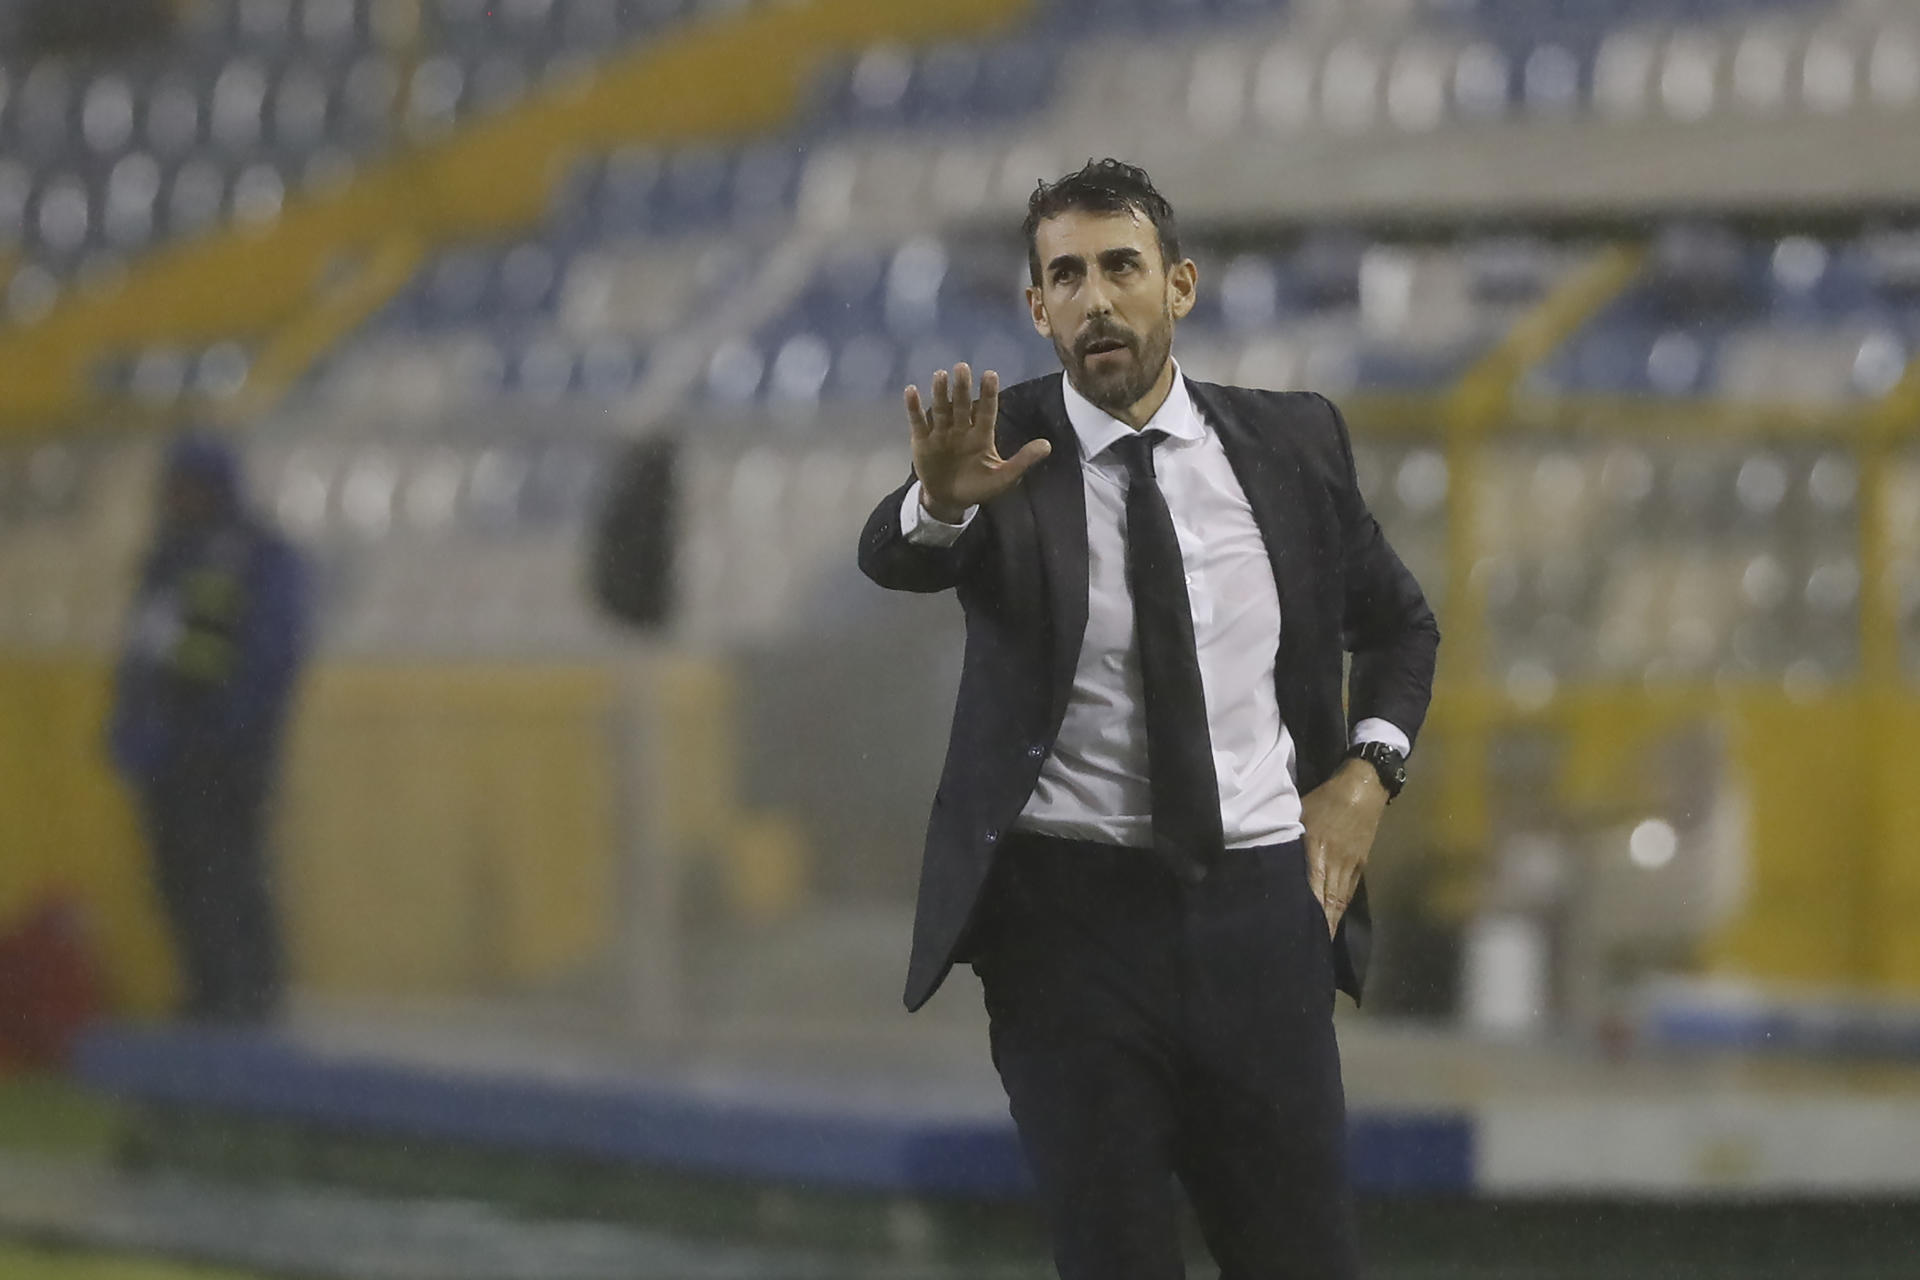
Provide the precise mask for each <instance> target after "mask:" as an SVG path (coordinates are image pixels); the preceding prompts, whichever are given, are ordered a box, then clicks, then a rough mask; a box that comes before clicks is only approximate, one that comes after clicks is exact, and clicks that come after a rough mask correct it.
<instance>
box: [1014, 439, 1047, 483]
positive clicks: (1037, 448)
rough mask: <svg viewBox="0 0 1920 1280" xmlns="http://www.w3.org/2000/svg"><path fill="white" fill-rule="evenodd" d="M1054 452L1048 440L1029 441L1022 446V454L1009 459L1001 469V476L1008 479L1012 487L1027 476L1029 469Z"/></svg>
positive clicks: (1019, 453)
mask: <svg viewBox="0 0 1920 1280" xmlns="http://www.w3.org/2000/svg"><path fill="white" fill-rule="evenodd" d="M1052 452H1053V444H1052V443H1051V442H1050V441H1046V440H1029V441H1027V442H1026V443H1025V444H1023V445H1021V446H1020V452H1018V453H1016V454H1014V455H1013V456H1012V457H1011V458H1008V459H1007V461H1006V463H1005V464H1004V466H1003V467H1002V468H1001V474H1002V475H1004V476H1006V477H1007V482H1008V484H1009V485H1010V486H1011V485H1012V484H1015V483H1017V482H1018V481H1019V479H1020V477H1021V476H1023V475H1025V474H1027V469H1028V468H1029V467H1031V466H1033V464H1034V463H1036V462H1039V461H1040V460H1041V459H1042V458H1045V457H1046V456H1047V455H1048V454H1050V453H1052Z"/></svg>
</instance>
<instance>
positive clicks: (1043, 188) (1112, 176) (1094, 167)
mask: <svg viewBox="0 0 1920 1280" xmlns="http://www.w3.org/2000/svg"><path fill="white" fill-rule="evenodd" d="M1069 210H1079V211H1080V212H1083V213H1123V212H1126V211H1127V210H1133V211H1134V212H1137V213H1139V214H1140V215H1141V216H1142V217H1144V218H1146V219H1147V221H1149V222H1151V223H1152V224H1153V229H1154V232H1155V234H1156V235H1157V236H1158V238H1159V241H1160V262H1161V264H1162V265H1163V266H1171V265H1172V264H1173V263H1176V262H1178V261H1180V233H1179V232H1178V231H1176V230H1175V229H1174V225H1173V206H1172V205H1170V204H1168V203H1167V198H1166V197H1165V196H1163V195H1161V194H1160V193H1159V192H1158V191H1157V190H1155V189H1154V185H1153V179H1152V178H1149V177H1148V176H1147V171H1146V170H1145V169H1142V168H1140V167H1139V166H1138V165H1131V164H1128V163H1126V162H1125V161H1123V160H1113V159H1107V160H1089V161H1087V163H1086V164H1085V165H1083V166H1081V167H1080V169H1079V170H1077V171H1076V172H1074V173H1070V174H1068V175H1067V176H1066V177H1064V178H1061V179H1060V180H1059V181H1058V182H1042V183H1040V185H1039V186H1037V187H1035V188H1034V191H1033V194H1032V195H1030V196H1028V197H1027V220H1026V222H1025V223H1023V224H1022V228H1021V229H1022V230H1023V231H1024V232H1025V233H1026V237H1027V272H1028V274H1029V275H1030V276H1031V277H1032V279H1033V283H1034V284H1036V285H1037V284H1039V283H1040V250H1039V247H1038V245H1037V244H1036V243H1035V239H1036V233H1037V232H1038V231H1039V228H1040V224H1041V223H1042V222H1043V221H1045V220H1046V219H1048V218H1052V217H1055V216H1057V215H1059V214H1062V213H1066V212H1068V211H1069Z"/></svg>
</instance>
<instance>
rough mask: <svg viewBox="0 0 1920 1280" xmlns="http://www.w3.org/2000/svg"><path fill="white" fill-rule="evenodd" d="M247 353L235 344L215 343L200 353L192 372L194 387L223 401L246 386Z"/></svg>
mask: <svg viewBox="0 0 1920 1280" xmlns="http://www.w3.org/2000/svg"><path fill="white" fill-rule="evenodd" d="M247 365H248V360H247V352H246V348H244V347H242V346H241V345H240V344H239V343H237V342H216V343H214V344H213V345H212V346H210V347H208V348H207V349H206V350H205V351H203V352H201V353H200V362H199V367H198V368H197V369H196V370H195V371H194V385H195V386H196V387H197V388H198V389H199V390H200V391H201V392H202V393H203V394H206V395H209V396H212V397H214V398H215V399H219V400H224V399H226V398H227V397H229V396H232V395H236V394H238V393H239V391H240V388H242V387H244V386H246V385H247Z"/></svg>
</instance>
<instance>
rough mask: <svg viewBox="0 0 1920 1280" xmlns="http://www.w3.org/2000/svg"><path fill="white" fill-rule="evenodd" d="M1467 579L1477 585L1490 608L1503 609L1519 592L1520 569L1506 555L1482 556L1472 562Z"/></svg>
mask: <svg viewBox="0 0 1920 1280" xmlns="http://www.w3.org/2000/svg"><path fill="white" fill-rule="evenodd" d="M1467 580H1468V581H1469V582H1471V583H1473V584H1474V585H1475V586H1477V587H1479V589H1480V592H1481V595H1482V596H1483V597H1484V598H1485V600H1486V602H1487V605H1488V607H1489V608H1492V609H1504V608H1506V607H1507V606H1508V605H1510V604H1512V603H1513V601H1514V599H1515V597H1517V596H1518V595H1519V594H1520V571H1519V569H1518V568H1516V567H1515V566H1514V563H1513V561H1512V560H1511V559H1510V558H1509V557H1507V556H1482V557H1480V558H1479V559H1478V560H1475V561H1474V562H1473V568H1472V569H1470V570H1469V571H1468V573H1467Z"/></svg>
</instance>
